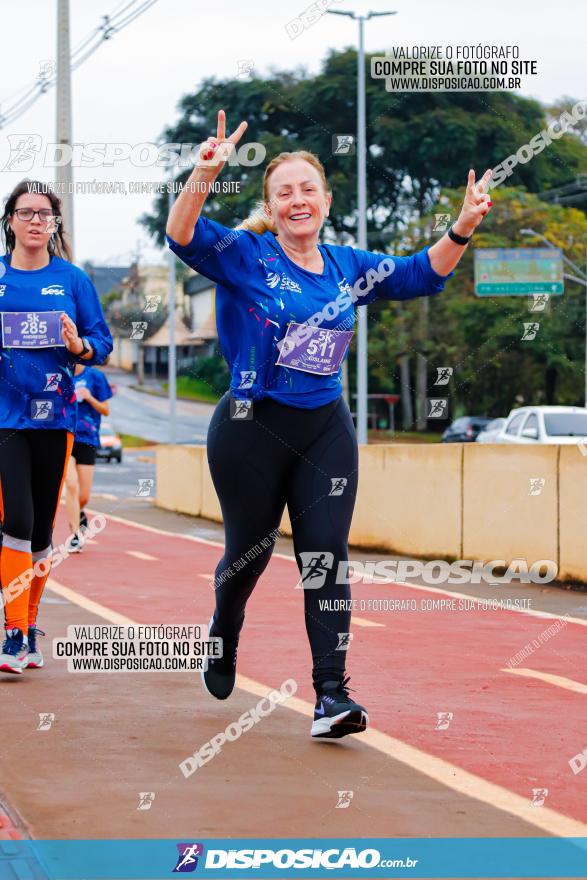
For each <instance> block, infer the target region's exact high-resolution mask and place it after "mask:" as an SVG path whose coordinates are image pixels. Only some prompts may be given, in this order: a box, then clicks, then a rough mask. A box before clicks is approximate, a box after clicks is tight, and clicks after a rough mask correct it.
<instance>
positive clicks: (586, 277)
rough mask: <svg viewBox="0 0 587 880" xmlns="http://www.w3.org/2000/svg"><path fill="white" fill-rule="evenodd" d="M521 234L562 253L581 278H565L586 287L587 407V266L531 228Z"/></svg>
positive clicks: (586, 384)
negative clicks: (569, 256)
mask: <svg viewBox="0 0 587 880" xmlns="http://www.w3.org/2000/svg"><path fill="white" fill-rule="evenodd" d="M520 232H521V233H522V235H532V236H534V238H539V239H540V240H541V241H543V242H544V244H545V245H547V246H548V247H549V248H552V249H553V250H555V251H560V252H561V254H562V258H563V260H564V261H565V263H568V265H569V266H571V268H573V269H574V270H575V272H577V274H578V276H579V277H578V278H575V277H573V276H572V275H568V274H566V275H565V278H569V279H570V280H571V281H576V282H577V284H583V285H584V286H585V393H584V400H585V406H586V407H587V265H586V266H585V271H584V272H583V270H582V269H580V268H579V266H577V265H576V263H573V261H572V260H569V258H568V257H567V255H566V254H565V253H564V251H563V250H562V249H561V248H557V246H556V245H555V244H553V243H552V242H551V241H549V239H548V238H546V236H545V235H542V233H541V232H536V230H535V229H529V228H528V229H520Z"/></svg>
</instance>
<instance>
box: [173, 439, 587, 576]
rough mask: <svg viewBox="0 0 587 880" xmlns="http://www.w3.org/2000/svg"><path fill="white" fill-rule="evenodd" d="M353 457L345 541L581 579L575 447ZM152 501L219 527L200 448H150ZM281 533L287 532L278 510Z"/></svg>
mask: <svg viewBox="0 0 587 880" xmlns="http://www.w3.org/2000/svg"><path fill="white" fill-rule="evenodd" d="M359 454H360V467H359V489H358V496H357V504H356V508H355V515H354V518H353V524H352V527H351V533H350V538H349V541H350V543H351V544H353V545H355V546H357V547H364V548H371V549H382V550H387V551H389V552H392V553H395V554H398V555H405V556H410V557H415V558H426V557H428V558H431V559H436V558H444V557H446V558H451V559H481V560H484V561H489V560H490V559H504V560H506V562H508V563H509V562H510V561H511V560H512V559H515V558H522V559H525V560H526V561H527V564H528V565H531V564H532V563H533V562H536V561H537V560H539V559H548V560H553V561H555V562H556V563H557V565H558V566H559V578H560V579H569V580H570V579H574V580H582V581H585V582H587V539H586V537H585V536H586V532H587V530H586V528H585V518H584V511H583V508H584V502H585V499H586V498H587V456H583V455H581V453H580V451H579V449H578V448H577V447H576V446H566V447H565V446H563V447H558V446H537V447H528V446H525V447H524V448H521V447H519V446H506V445H503V446H501V445H492V444H476V443H465V444H461V443H454V444H452V443H451V444H438V445H428V444H426V445H424V444H422V445H419V444H398V445H393V444H390V445H377V446H362V447H360V453H359ZM537 481H538V482H537ZM542 481H544V482H542ZM157 504H158V505H159V506H160V507H164V508H166V509H168V510H176V511H181V512H184V513H189V514H192V515H193V516H203V517H206V518H208V519H213V520H216V521H219V522H221V521H222V514H221V510H220V505H219V503H218V498H217V496H216V492H215V490H214V486H213V485H212V480H211V478H210V472H209V469H208V463H207V460H206V450H205V448H204V447H196V446H192V447H190V446H176V447H170V446H162V447H161V448H160V449H158V450H157ZM281 528H282V531H284V532H285V533H286V534H291V526H290V523H289V517H288V515H287V510H286V512H285V514H284V517H283V521H282V525H281Z"/></svg>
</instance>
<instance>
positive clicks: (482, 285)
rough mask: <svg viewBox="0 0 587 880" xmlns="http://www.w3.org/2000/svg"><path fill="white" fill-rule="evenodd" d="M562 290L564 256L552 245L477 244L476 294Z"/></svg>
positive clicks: (521, 293) (550, 292) (501, 294)
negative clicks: (488, 245) (487, 245)
mask: <svg viewBox="0 0 587 880" xmlns="http://www.w3.org/2000/svg"><path fill="white" fill-rule="evenodd" d="M563 291H564V282H563V257H562V253H561V251H559V250H558V249H555V248H477V249H476V250H475V294H476V295H477V296H508V295H510V296H528V295H529V294H532V293H548V294H551V295H552V294H554V295H560V294H562V293H563Z"/></svg>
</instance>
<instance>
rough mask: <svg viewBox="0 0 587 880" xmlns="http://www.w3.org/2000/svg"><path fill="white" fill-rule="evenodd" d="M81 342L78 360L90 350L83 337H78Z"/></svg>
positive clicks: (90, 347)
mask: <svg viewBox="0 0 587 880" xmlns="http://www.w3.org/2000/svg"><path fill="white" fill-rule="evenodd" d="M80 338H81V341H82V350H81V351H80V353H79V354H78V358H83V356H84V355H86V354H89V353H90V352H91V350H92V346H91V345H90V343H89V342H88V340H87V339H86V337H85V336H82V337H80Z"/></svg>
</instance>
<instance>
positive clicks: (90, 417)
mask: <svg viewBox="0 0 587 880" xmlns="http://www.w3.org/2000/svg"><path fill="white" fill-rule="evenodd" d="M74 382H75V396H76V400H77V402H78V407H77V427H76V429H75V438H74V441H73V449H72V450H71V457H70V459H69V466H68V468H67V478H66V481H65V487H66V507H67V516H68V519H69V528H70V529H71V532H72V535H71V537H70V539H69V549H70V551H71V552H72V553H80V552H81V550H82V547H83V545H84V538H83V534H84V530H85V529H86V528H87V526H88V518H87V516H86V513H85V511H84V507H85V506H86V504H87V503H88V502H89V500H90V495H91V493H92V482H93V480H94V467H95V465H96V449H97V448H98V447H99V446H100V422H101V420H102V416H107V415H109V413H110V406H109V404H108V400H109V399H110V398H111V397H112V389H111V387H110V384H109V382H108V379H107V378H106V376H105V375H104V373H102V372H101V371H100V370H98V369H96V368H95V367H86V366H84V365H83V364H76V366H75V370H74Z"/></svg>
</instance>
